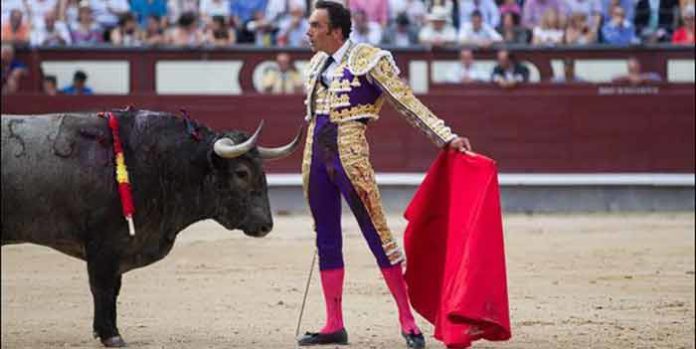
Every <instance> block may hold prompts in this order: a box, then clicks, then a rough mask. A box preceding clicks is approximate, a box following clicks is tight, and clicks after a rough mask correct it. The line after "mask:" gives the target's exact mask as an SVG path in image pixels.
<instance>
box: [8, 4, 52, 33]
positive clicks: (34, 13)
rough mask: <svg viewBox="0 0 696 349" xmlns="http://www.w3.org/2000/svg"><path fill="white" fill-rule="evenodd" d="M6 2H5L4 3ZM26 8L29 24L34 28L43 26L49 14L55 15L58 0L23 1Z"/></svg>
mask: <svg viewBox="0 0 696 349" xmlns="http://www.w3.org/2000/svg"><path fill="white" fill-rule="evenodd" d="M3 2H4V1H3ZM23 2H24V4H25V6H26V12H25V13H26V15H27V23H28V24H29V25H30V26H32V27H37V26H42V25H43V23H44V18H46V14H47V13H49V12H53V13H54V15H55V12H56V9H57V8H58V1H57V0H23Z"/></svg>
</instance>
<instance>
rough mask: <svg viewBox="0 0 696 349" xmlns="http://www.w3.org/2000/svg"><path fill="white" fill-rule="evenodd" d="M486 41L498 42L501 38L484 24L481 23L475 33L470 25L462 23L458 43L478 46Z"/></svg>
mask: <svg viewBox="0 0 696 349" xmlns="http://www.w3.org/2000/svg"><path fill="white" fill-rule="evenodd" d="M486 41H490V42H500V41H503V37H502V36H500V34H498V32H497V31H496V30H495V29H493V28H492V27H491V26H489V25H488V24H486V23H481V28H480V29H479V30H478V31H476V30H474V26H473V25H472V24H471V23H464V24H463V25H462V27H461V29H459V43H461V44H474V45H480V44H483V43H484V42H486Z"/></svg>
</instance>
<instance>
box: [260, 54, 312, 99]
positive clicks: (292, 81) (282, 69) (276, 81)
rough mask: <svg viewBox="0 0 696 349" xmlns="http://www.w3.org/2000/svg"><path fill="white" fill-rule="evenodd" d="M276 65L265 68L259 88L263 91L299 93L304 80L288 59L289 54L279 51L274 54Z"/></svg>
mask: <svg viewBox="0 0 696 349" xmlns="http://www.w3.org/2000/svg"><path fill="white" fill-rule="evenodd" d="M276 64H277V65H276V67H273V68H269V69H268V70H266V72H265V74H264V77H263V80H262V82H261V88H262V89H263V92H265V93H272V94H290V93H301V92H302V89H303V86H304V80H303V79H302V76H301V75H300V73H299V72H298V71H297V69H295V67H294V66H293V65H292V63H291V61H290V55H288V54H287V53H279V54H278V56H276Z"/></svg>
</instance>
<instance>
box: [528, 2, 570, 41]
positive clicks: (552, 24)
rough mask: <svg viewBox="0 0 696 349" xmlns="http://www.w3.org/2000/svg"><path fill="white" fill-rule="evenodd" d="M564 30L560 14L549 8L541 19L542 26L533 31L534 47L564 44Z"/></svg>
mask: <svg viewBox="0 0 696 349" xmlns="http://www.w3.org/2000/svg"><path fill="white" fill-rule="evenodd" d="M563 34H564V33H563V29H561V24H560V21H559V18H558V13H557V12H556V10H554V9H553V8H548V9H547V10H546V12H544V16H543V17H542V18H541V24H540V25H539V26H537V27H534V30H533V31H532V45H538V46H555V45H559V44H562V43H563Z"/></svg>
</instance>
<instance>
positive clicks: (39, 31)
mask: <svg viewBox="0 0 696 349" xmlns="http://www.w3.org/2000/svg"><path fill="white" fill-rule="evenodd" d="M53 35H58V36H60V38H61V39H63V40H64V41H65V44H64V45H70V44H71V43H72V39H71V38H70V31H68V26H67V25H65V23H63V22H61V21H56V23H55V24H54V28H53V32H51V33H49V32H48V31H46V24H41V26H40V27H36V28H34V30H32V31H31V45H32V46H42V45H50V46H54V45H57V43H55V42H54V41H53V40H49V41H48V42H47V39H49V37H52V36H53Z"/></svg>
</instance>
